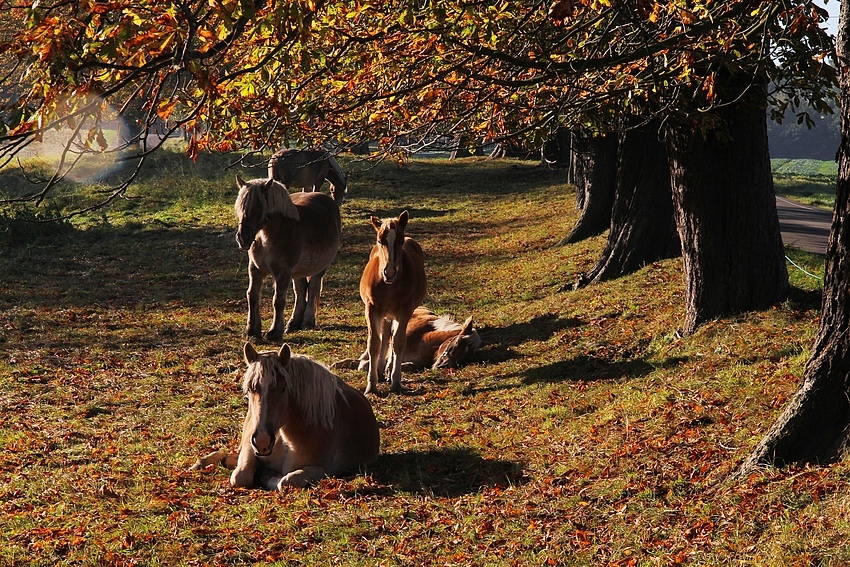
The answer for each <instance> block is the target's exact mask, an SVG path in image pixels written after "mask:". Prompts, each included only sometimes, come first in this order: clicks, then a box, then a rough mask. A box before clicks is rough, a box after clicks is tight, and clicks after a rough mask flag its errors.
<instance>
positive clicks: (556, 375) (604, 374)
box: [522, 356, 654, 384]
mask: <svg viewBox="0 0 850 567" xmlns="http://www.w3.org/2000/svg"><path fill="white" fill-rule="evenodd" d="M653 369H654V367H653V366H652V365H651V364H649V363H648V362H646V361H644V360H639V359H638V360H617V361H611V360H606V359H602V358H597V357H595V356H579V357H576V358H574V359H572V360H562V361H559V362H553V363H552V364H547V365H545V366H537V367H535V368H531V369H529V370H528V371H527V372H526V373H525V376H524V377H523V379H522V382H523V384H540V383H546V384H556V383H559V382H591V381H594V380H622V379H629V378H638V377H640V376H645V375H647V374H649V373H650V372H652V371H653Z"/></svg>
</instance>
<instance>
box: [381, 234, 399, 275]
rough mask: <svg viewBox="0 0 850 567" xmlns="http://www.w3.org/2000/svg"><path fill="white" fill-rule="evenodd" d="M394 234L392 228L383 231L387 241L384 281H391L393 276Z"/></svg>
mask: <svg viewBox="0 0 850 567" xmlns="http://www.w3.org/2000/svg"><path fill="white" fill-rule="evenodd" d="M395 234H396V232H395V230H394V229H390V230H388V231H387V232H385V233H384V238H385V239H386V240H385V241H386V243H387V265H386V266H384V274H383V276H384V281H392V279H393V278H394V277H395V272H396V270H395V255H396V250H395V241H396V237H395Z"/></svg>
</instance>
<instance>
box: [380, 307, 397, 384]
mask: <svg viewBox="0 0 850 567" xmlns="http://www.w3.org/2000/svg"><path fill="white" fill-rule="evenodd" d="M394 324H395V321H393V320H391V319H384V325H383V327H381V357H380V359H379V360H378V361H379V362H380V363H381V369H382V370H381V372H383V377H384V380H386V381H387V382H389V381H390V377H391V376H392V368H393V365H394V364H395V350H394V349H393V348H392V343H391V342H390V339H391V337H392V336H393V332H394V327H393V325H394Z"/></svg>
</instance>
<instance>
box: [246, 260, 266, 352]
mask: <svg viewBox="0 0 850 567" xmlns="http://www.w3.org/2000/svg"><path fill="white" fill-rule="evenodd" d="M263 276H264V274H263V272H262V270H260V268H258V267H257V266H256V265H255V264H254V263H253V262H251V264H250V265H249V266H248V292H247V294H246V295H247V297H248V323H247V324H246V326H245V334H246V335H248V336H249V337H254V338H257V339H262V338H263V326H262V322H261V321H260V300H261V299H262V290H263Z"/></svg>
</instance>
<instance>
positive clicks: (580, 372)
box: [463, 356, 654, 396]
mask: <svg viewBox="0 0 850 567" xmlns="http://www.w3.org/2000/svg"><path fill="white" fill-rule="evenodd" d="M653 370H654V367H653V366H652V365H651V364H649V363H648V362H646V361H644V360H639V359H638V360H616V361H612V360H607V359H604V358H598V357H594V356H579V357H577V358H573V359H570V360H561V361H558V362H553V363H551V364H546V365H544V366H536V367H534V368H529V369H528V370H525V371H523V372H512V373H510V374H506V375H503V376H499V377H497V378H495V380H497V382H496V383H491V384H489V385H485V386H480V387H477V386H470V387H467V388H465V389H464V390H463V394H464V395H466V396H470V395H474V394H480V393H482V392H496V391H500V390H509V389H515V388H519V387H521V386H528V385H532V384H559V383H561V382H574V383H579V382H593V381H596V380H629V379H632V378H638V377H640V376H645V375H647V374H649V373H650V372H652V371H653ZM517 378H520V381H519V383H517V381H516V379H517Z"/></svg>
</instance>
